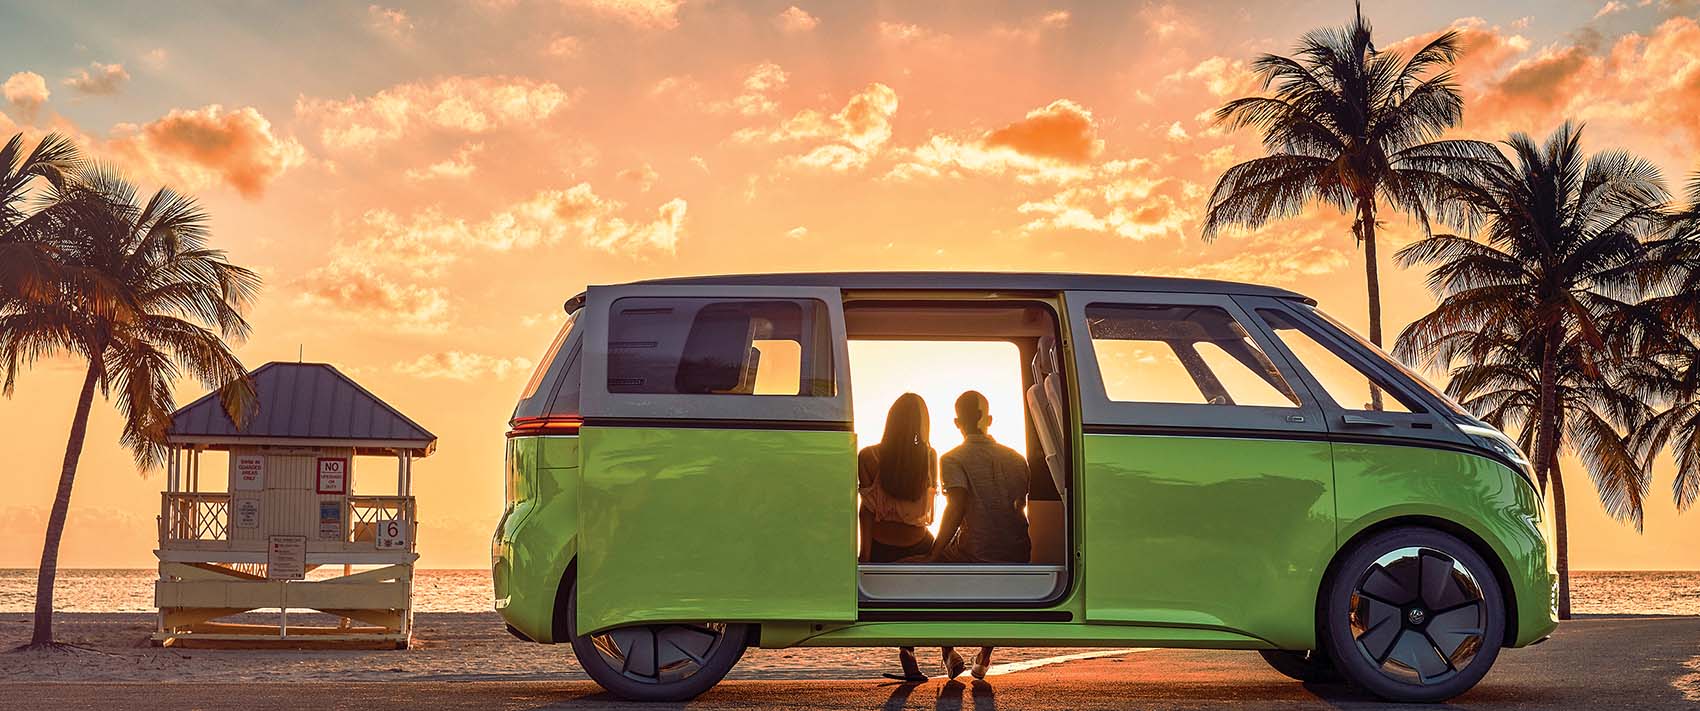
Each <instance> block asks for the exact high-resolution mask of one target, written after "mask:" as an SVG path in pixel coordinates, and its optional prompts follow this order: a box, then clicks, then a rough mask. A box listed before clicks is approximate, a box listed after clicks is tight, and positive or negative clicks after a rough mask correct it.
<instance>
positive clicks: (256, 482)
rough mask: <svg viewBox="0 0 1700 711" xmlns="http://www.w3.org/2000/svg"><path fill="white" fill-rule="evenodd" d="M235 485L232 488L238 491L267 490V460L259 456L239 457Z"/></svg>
mask: <svg viewBox="0 0 1700 711" xmlns="http://www.w3.org/2000/svg"><path fill="white" fill-rule="evenodd" d="M234 484H235V486H233V487H232V488H234V489H236V490H237V491H259V490H261V489H264V488H266V458H265V457H262V456H260V455H258V454H243V455H239V456H237V457H236V481H235V482H234Z"/></svg>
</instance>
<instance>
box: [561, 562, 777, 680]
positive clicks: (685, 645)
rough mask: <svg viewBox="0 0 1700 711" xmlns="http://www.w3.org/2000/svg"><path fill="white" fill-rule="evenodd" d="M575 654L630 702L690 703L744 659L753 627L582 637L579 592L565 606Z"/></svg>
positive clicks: (632, 630) (673, 627)
mask: <svg viewBox="0 0 1700 711" xmlns="http://www.w3.org/2000/svg"><path fill="white" fill-rule="evenodd" d="M567 614H568V615H569V616H570V617H569V618H568V621H567V624H568V625H569V629H571V630H572V645H573V654H574V655H575V656H577V657H578V663H579V666H582V667H584V671H585V673H586V674H589V675H590V678H591V679H594V680H596V683H597V684H600V685H601V686H602V688H604V689H607V690H608V691H610V692H612V693H613V694H614V695H616V696H619V697H621V698H625V699H630V700H632V701H687V700H689V699H693V698H696V697H697V696H698V695H700V694H702V693H703V692H705V691H708V690H709V689H710V688H713V686H714V685H715V684H717V683H719V682H720V680H721V679H723V678H725V677H726V673H727V672H729V671H731V670H732V665H734V664H737V663H738V659H739V658H741V657H743V656H744V648H745V646H746V644H747V642H748V639H749V634H750V626H749V625H742V624H727V623H723V622H691V623H672V624H654V625H632V626H629V627H616V628H614V629H611V630H605V631H603V632H598V633H596V634H590V635H580V634H578V631H577V629H576V627H577V620H578V591H577V589H576V588H575V589H574V591H573V593H572V599H571V602H570V603H569V604H568V606H567Z"/></svg>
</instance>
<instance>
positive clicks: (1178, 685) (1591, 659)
mask: <svg viewBox="0 0 1700 711" xmlns="http://www.w3.org/2000/svg"><path fill="white" fill-rule="evenodd" d="M1697 655H1700V618H1625V619H1586V620H1577V621H1573V622H1568V623H1566V624H1565V625H1564V627H1563V628H1562V629H1560V631H1559V634H1558V635H1557V636H1556V637H1554V639H1553V640H1552V641H1550V642H1547V643H1546V644H1542V645H1540V646H1537V647H1533V648H1530V649H1525V650H1513V651H1510V652H1507V653H1505V654H1503V655H1502V656H1501V657H1500V659H1499V664H1498V665H1497V666H1496V667H1495V669H1494V670H1493V672H1492V673H1491V674H1489V675H1488V677H1487V679H1486V680H1484V681H1483V682H1482V684H1481V685H1480V686H1478V687H1477V688H1476V689H1475V690H1474V691H1472V692H1471V693H1469V694H1466V695H1465V696H1463V697H1461V698H1459V699H1456V700H1454V701H1453V703H1452V706H1455V707H1458V708H1492V709H1560V708H1579V709H1588V711H1605V710H1607V709H1665V708H1685V709H1687V708H1697V707H1700V702H1697V701H1689V700H1687V699H1686V698H1685V695H1684V690H1685V689H1686V690H1687V691H1688V692H1690V693H1693V694H1695V698H1696V699H1700V667H1697V666H1690V664H1692V663H1691V662H1690V660H1691V659H1694V658H1695V657H1696V656H1697ZM4 661H5V660H4V658H3V657H0V664H3V663H4ZM632 707H634V706H632V705H628V704H621V703H619V702H618V701H616V700H615V699H612V698H611V697H609V696H607V695H606V694H604V693H602V692H601V690H600V689H598V688H597V687H596V686H595V685H593V684H591V683H589V682H583V681H563V682H545V681H518V682H514V681H510V682H461V683H453V682H393V683H384V682H363V683H352V684H325V683H291V684H264V683H260V684H183V683H146V684H139V683H117V684H113V683H32V682H22V683H8V684H0V709H12V708H16V709H56V708H98V709H101V710H102V711H109V710H114V709H127V708H169V709H173V710H174V711H190V710H193V709H220V708H244V709H255V710H262V709H297V708H311V709H340V708H348V709H360V710H362V711H372V710H373V709H384V708H399V709H603V708H632ZM753 707H760V708H771V709H870V708H879V709H886V710H896V709H970V708H971V709H979V710H988V709H997V708H1003V709H1196V708H1224V707H1233V708H1259V709H1264V708H1266V709H1358V708H1392V706H1391V705H1387V704H1380V703H1377V702H1375V701H1373V700H1371V699H1367V698H1365V697H1363V696H1361V695H1358V694H1355V693H1353V692H1352V691H1350V690H1349V689H1345V688H1341V687H1330V686H1306V685H1302V684H1299V683H1296V682H1292V681H1288V680H1286V679H1285V678H1283V677H1280V676H1278V675H1276V674H1275V673H1274V672H1272V671H1270V670H1269V669H1268V668H1267V667H1265V666H1263V664H1262V662H1261V661H1260V660H1259V658H1258V657H1257V656H1256V655H1254V654H1250V653H1245V652H1192V651H1179V650H1158V651H1148V652H1137V653H1132V654H1127V655H1122V656H1117V657H1105V658H1100V659H1088V660H1082V661H1075V662H1069V663H1066V664H1059V665H1053V666H1047V667H1042V668H1038V669H1033V670H1029V671H1023V672H1018V673H1014V674H1010V675H1007V676H1001V677H994V678H993V679H992V681H991V682H990V683H987V682H972V683H961V682H952V683H943V682H939V681H933V682H929V683H926V684H922V685H918V686H903V685H897V684H894V683H891V682H881V681H874V680H868V681H728V682H724V683H722V684H721V685H720V686H719V687H716V688H715V689H714V690H713V691H710V692H709V693H708V694H705V695H704V696H702V697H701V698H698V699H697V700H696V701H695V702H692V703H691V704H689V708H692V709H743V708H753ZM636 708H651V709H653V708H669V707H668V706H636ZM677 708H684V706H677ZM1418 708H1436V707H1434V706H1428V707H1418Z"/></svg>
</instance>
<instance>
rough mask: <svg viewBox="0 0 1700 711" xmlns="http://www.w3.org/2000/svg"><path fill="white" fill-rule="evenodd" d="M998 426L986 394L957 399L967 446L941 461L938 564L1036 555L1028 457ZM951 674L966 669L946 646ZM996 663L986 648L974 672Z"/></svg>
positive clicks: (1025, 558)
mask: <svg viewBox="0 0 1700 711" xmlns="http://www.w3.org/2000/svg"><path fill="white" fill-rule="evenodd" d="M991 425H992V415H991V406H990V403H988V402H987V401H986V396H984V395H981V394H980V393H978V392H975V391H973V390H969V391H968V392H965V393H963V394H962V396H961V397H958V398H956V427H957V429H959V430H962V439H963V441H962V445H961V446H959V447H957V448H956V449H952V450H950V451H949V452H946V453H945V455H944V457H943V458H942V459H940V460H939V478H940V479H941V480H942V481H943V485H944V497H945V509H944V519H943V520H942V521H941V522H940V524H939V535H938V539H937V540H936V541H935V542H934V543H933V551H932V556H931V559H932V560H933V561H934V562H938V563H1026V562H1027V561H1028V559H1029V557H1030V556H1031V555H1032V543H1031V541H1029V539H1028V537H1027V515H1026V514H1025V513H1023V511H1024V510H1025V509H1026V507H1027V489H1028V470H1027V458H1026V457H1023V456H1021V454H1020V453H1018V452H1016V451H1015V450H1013V449H1010V448H1009V447H1005V446H1003V445H1001V444H998V443H997V442H996V441H995V440H993V439H992V437H991V435H988V434H986V429H987V428H989V427H991ZM943 652H944V668H945V675H946V677H947V678H955V677H956V675H958V674H961V673H962V668H963V666H964V665H963V663H962V656H961V655H959V654H957V653H956V650H955V649H954V648H952V647H945V648H944V650H943ZM991 665H992V648H991V647H981V648H980V654H979V655H978V656H976V657H974V669H973V672H972V673H973V675H974V678H976V679H984V678H985V677H986V670H987V669H988V668H990V667H991Z"/></svg>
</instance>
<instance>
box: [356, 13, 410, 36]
mask: <svg viewBox="0 0 1700 711" xmlns="http://www.w3.org/2000/svg"><path fill="white" fill-rule="evenodd" d="M366 27H368V28H370V29H371V30H372V31H373V32H376V33H378V34H379V35H382V36H384V37H388V38H390V39H391V40H396V41H403V40H407V39H411V38H412V37H413V18H410V17H408V16H407V12H406V11H404V10H402V9H401V8H394V7H384V6H382V5H367V6H366Z"/></svg>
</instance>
